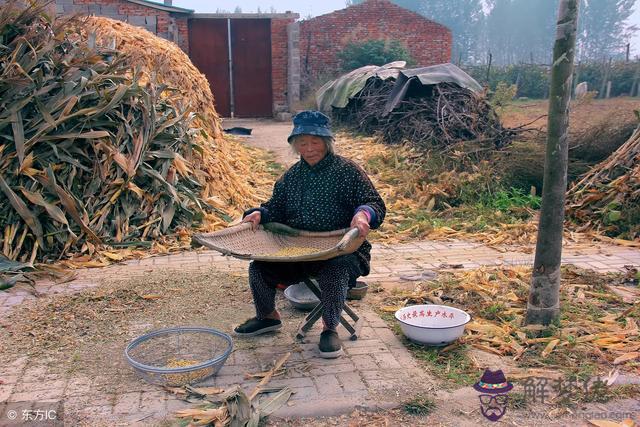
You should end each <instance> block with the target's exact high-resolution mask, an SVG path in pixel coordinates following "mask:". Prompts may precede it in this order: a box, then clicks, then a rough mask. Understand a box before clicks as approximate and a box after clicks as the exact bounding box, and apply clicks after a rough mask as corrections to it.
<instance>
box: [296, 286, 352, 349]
mask: <svg viewBox="0 0 640 427" xmlns="http://www.w3.org/2000/svg"><path fill="white" fill-rule="evenodd" d="M304 283H305V284H306V285H307V287H308V288H309V289H310V290H311V292H313V293H314V294H315V295H316V296H317V297H318V299H321V296H322V291H321V290H320V285H319V284H318V282H317V281H316V280H315V279H314V278H311V277H308V278H306V279H304ZM322 309H323V304H322V303H319V304H318V305H317V306H316V307H315V308H314V309H313V310H312V311H311V313H309V314H308V315H307V316H306V317H305V319H304V322H303V323H302V325H301V326H300V328H299V329H298V333H297V334H296V338H297V339H299V340H302V339H304V337H305V336H306V334H307V332H308V331H309V329H311V327H313V325H314V324H315V323H316V322H317V321H318V319H319V318H320V317H321V316H322ZM342 310H343V311H344V312H346V313H347V315H348V316H349V317H350V318H351V319H352V320H353V321H354V322H355V323H354V324H353V325H352V324H351V323H349V321H348V320H347V319H346V318H345V317H344V316H343V315H340V323H341V324H342V326H344V327H345V329H346V330H347V331H348V332H349V334H351V335H350V337H349V338H350V339H351V340H352V341H355V340H357V339H358V335H360V329H361V328H362V319H361V318H360V316H358V315H357V314H356V313H355V312H354V311H353V309H352V308H351V307H349V305H347V303H346V301H345V303H344V306H343V307H342Z"/></svg>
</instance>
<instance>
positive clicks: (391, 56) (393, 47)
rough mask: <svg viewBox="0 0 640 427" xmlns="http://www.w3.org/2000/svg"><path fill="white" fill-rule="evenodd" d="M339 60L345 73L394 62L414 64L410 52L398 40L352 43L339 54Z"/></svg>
mask: <svg viewBox="0 0 640 427" xmlns="http://www.w3.org/2000/svg"><path fill="white" fill-rule="evenodd" d="M338 59H339V61H340V66H341V67H342V69H343V70H344V71H351V70H355V69H356V68H360V67H363V66H365V65H384V64H388V63H389V62H393V61H407V65H411V64H413V63H414V61H413V58H411V55H410V54H409V51H408V50H407V49H406V48H405V47H404V46H403V45H402V44H401V43H400V42H399V41H397V40H367V41H364V42H351V43H349V44H347V45H346V46H345V47H344V49H342V50H341V51H340V52H338Z"/></svg>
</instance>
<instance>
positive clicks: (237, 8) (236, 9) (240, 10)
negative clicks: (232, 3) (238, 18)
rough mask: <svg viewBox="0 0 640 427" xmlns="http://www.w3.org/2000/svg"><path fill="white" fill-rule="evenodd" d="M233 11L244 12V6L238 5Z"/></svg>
mask: <svg viewBox="0 0 640 427" xmlns="http://www.w3.org/2000/svg"><path fill="white" fill-rule="evenodd" d="M233 13H242V8H241V7H240V6H236V8H235V9H234V10H233Z"/></svg>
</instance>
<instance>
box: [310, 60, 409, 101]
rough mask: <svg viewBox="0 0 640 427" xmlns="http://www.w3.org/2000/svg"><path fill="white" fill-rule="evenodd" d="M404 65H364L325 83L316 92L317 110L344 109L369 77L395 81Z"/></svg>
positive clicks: (391, 63)
mask: <svg viewBox="0 0 640 427" xmlns="http://www.w3.org/2000/svg"><path fill="white" fill-rule="evenodd" d="M406 64H407V63H406V62H405V61H396V62H390V63H389V64H386V65H383V66H382V67H378V66H377V65H366V66H364V67H360V68H358V69H355V70H353V71H351V72H349V73H347V74H344V75H342V76H340V77H338V78H337V79H335V80H331V81H329V82H327V83H326V84H324V85H323V86H322V87H321V88H320V89H318V91H317V92H316V103H317V105H318V109H319V110H320V111H330V110H331V107H336V108H344V107H346V106H347V104H348V103H349V99H351V98H352V97H353V96H355V95H356V94H357V93H358V92H360V91H361V90H362V88H364V85H365V84H366V83H367V80H369V79H370V78H371V77H378V78H380V79H382V80H387V79H395V78H397V77H398V74H399V73H400V70H401V69H402V68H404V67H405V65H406Z"/></svg>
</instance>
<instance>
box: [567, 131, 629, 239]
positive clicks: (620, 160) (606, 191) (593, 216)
mask: <svg viewBox="0 0 640 427" xmlns="http://www.w3.org/2000/svg"><path fill="white" fill-rule="evenodd" d="M567 200H568V202H567V213H568V215H569V216H570V218H572V219H573V220H574V221H576V222H578V223H579V224H581V226H580V230H592V231H596V232H598V233H602V234H605V235H608V236H614V237H617V236H620V237H622V238H625V239H628V240H636V241H638V240H640V127H638V128H636V130H635V131H634V132H633V134H632V135H631V137H630V138H629V140H628V141H627V142H626V143H624V145H622V146H621V147H620V148H618V149H617V150H616V151H615V152H614V153H613V154H612V155H611V156H609V158H607V159H606V160H605V161H603V162H601V163H599V164H598V165H596V166H594V167H593V168H592V169H591V170H590V171H589V172H588V173H587V174H586V175H585V176H584V177H583V178H582V179H581V180H580V181H579V182H578V183H577V184H575V185H574V186H573V187H572V188H571V189H570V190H569V193H568V199H567Z"/></svg>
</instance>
